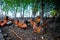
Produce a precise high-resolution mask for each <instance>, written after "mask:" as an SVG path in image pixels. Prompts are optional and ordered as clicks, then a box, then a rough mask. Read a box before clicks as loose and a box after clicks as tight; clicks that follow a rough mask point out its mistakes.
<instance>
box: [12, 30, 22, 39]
mask: <svg viewBox="0 0 60 40" xmlns="http://www.w3.org/2000/svg"><path fill="white" fill-rule="evenodd" d="M12 33H13V34H14V35H15V36H16V37H17V38H19V39H20V40H22V38H21V37H20V36H19V35H18V34H17V33H16V32H15V31H14V30H12Z"/></svg>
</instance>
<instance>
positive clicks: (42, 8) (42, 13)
mask: <svg viewBox="0 0 60 40" xmlns="http://www.w3.org/2000/svg"><path fill="white" fill-rule="evenodd" d="M41 10H42V12H41V18H42V19H43V15H44V3H43V0H41Z"/></svg>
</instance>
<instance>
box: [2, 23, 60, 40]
mask: <svg viewBox="0 0 60 40" xmlns="http://www.w3.org/2000/svg"><path fill="white" fill-rule="evenodd" d="M54 26H59V27H58V28H56V27H54ZM47 27H48V29H46V32H47V33H46V34H44V35H41V34H37V33H36V34H33V33H32V32H33V29H32V28H31V27H28V28H27V29H20V28H18V27H17V26H16V25H14V24H12V25H10V26H6V27H2V33H3V35H4V38H5V40H20V39H18V38H17V37H16V36H15V35H14V34H13V33H12V31H11V30H14V31H15V32H16V33H17V34H18V35H19V36H20V37H21V38H22V40H60V36H59V35H60V30H59V29H60V23H54V22H53V23H48V25H47ZM54 28H55V29H54Z"/></svg>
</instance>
